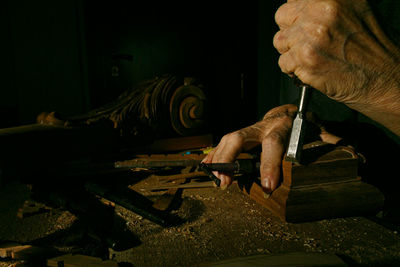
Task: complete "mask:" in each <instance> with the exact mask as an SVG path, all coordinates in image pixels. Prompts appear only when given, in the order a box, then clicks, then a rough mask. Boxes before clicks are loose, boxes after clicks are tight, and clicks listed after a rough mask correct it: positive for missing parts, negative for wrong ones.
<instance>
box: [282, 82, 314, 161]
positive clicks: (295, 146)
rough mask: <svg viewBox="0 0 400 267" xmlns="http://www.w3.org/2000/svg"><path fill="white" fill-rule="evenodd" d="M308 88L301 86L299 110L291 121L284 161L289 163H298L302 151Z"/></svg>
mask: <svg viewBox="0 0 400 267" xmlns="http://www.w3.org/2000/svg"><path fill="white" fill-rule="evenodd" d="M310 90H311V89H310V87H309V86H308V85H305V84H302V85H301V96H300V103H299V109H298V111H297V114H296V117H295V119H294V121H293V126H292V132H291V133H290V139H289V146H288V150H287V153H286V160H288V161H291V162H300V159H301V151H302V150H303V140H304V133H305V131H306V129H305V128H306V118H305V114H306V103H307V97H308V95H309V91H310Z"/></svg>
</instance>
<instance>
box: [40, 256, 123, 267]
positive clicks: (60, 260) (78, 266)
mask: <svg viewBox="0 0 400 267" xmlns="http://www.w3.org/2000/svg"><path fill="white" fill-rule="evenodd" d="M47 266H50V267H60V266H61V267H97V266H98V267H118V263H117V262H115V261H112V260H104V261H103V260H102V259H101V258H97V257H92V256H86V255H79V254H77V255H72V254H67V255H63V256H59V257H55V258H52V259H48V260H47Z"/></svg>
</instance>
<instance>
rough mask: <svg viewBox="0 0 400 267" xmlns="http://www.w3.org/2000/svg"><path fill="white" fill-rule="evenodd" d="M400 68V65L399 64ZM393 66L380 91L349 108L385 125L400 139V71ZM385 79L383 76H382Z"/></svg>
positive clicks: (370, 93) (371, 93)
mask: <svg viewBox="0 0 400 267" xmlns="http://www.w3.org/2000/svg"><path fill="white" fill-rule="evenodd" d="M399 66H400V64H399ZM398 69H399V68H398V67H397V66H396V67H395V66H393V67H392V69H391V71H390V74H387V75H385V76H386V77H387V78H386V79H385V80H384V81H381V82H380V85H379V86H378V88H379V90H370V92H369V93H368V94H367V95H366V97H364V98H363V100H360V101H359V102H356V103H349V104H348V106H349V107H350V108H352V109H354V110H357V111H358V112H360V113H362V114H364V115H365V116H367V117H369V118H370V119H372V120H374V121H375V122H377V123H379V124H381V125H383V126H384V127H386V128H387V129H388V130H390V131H391V132H393V133H394V134H395V135H397V136H399V137H400V70H398ZM381 77H382V78H383V75H382V76H381Z"/></svg>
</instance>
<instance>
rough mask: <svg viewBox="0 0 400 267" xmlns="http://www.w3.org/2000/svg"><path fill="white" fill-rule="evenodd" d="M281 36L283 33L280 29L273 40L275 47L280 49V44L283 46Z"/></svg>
mask: <svg viewBox="0 0 400 267" xmlns="http://www.w3.org/2000/svg"><path fill="white" fill-rule="evenodd" d="M281 38H282V33H281V31H278V32H277V33H276V34H275V36H274V39H273V40H272V43H273V45H274V47H275V48H276V49H277V50H278V51H279V50H280V46H281Z"/></svg>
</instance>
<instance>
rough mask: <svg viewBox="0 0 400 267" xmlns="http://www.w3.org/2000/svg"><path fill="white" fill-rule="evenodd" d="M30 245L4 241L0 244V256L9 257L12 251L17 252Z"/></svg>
mask: <svg viewBox="0 0 400 267" xmlns="http://www.w3.org/2000/svg"><path fill="white" fill-rule="evenodd" d="M30 247H32V246H30V245H21V244H17V243H5V244H2V245H0V258H11V257H12V253H13V252H18V251H21V250H24V249H27V248H30Z"/></svg>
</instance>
